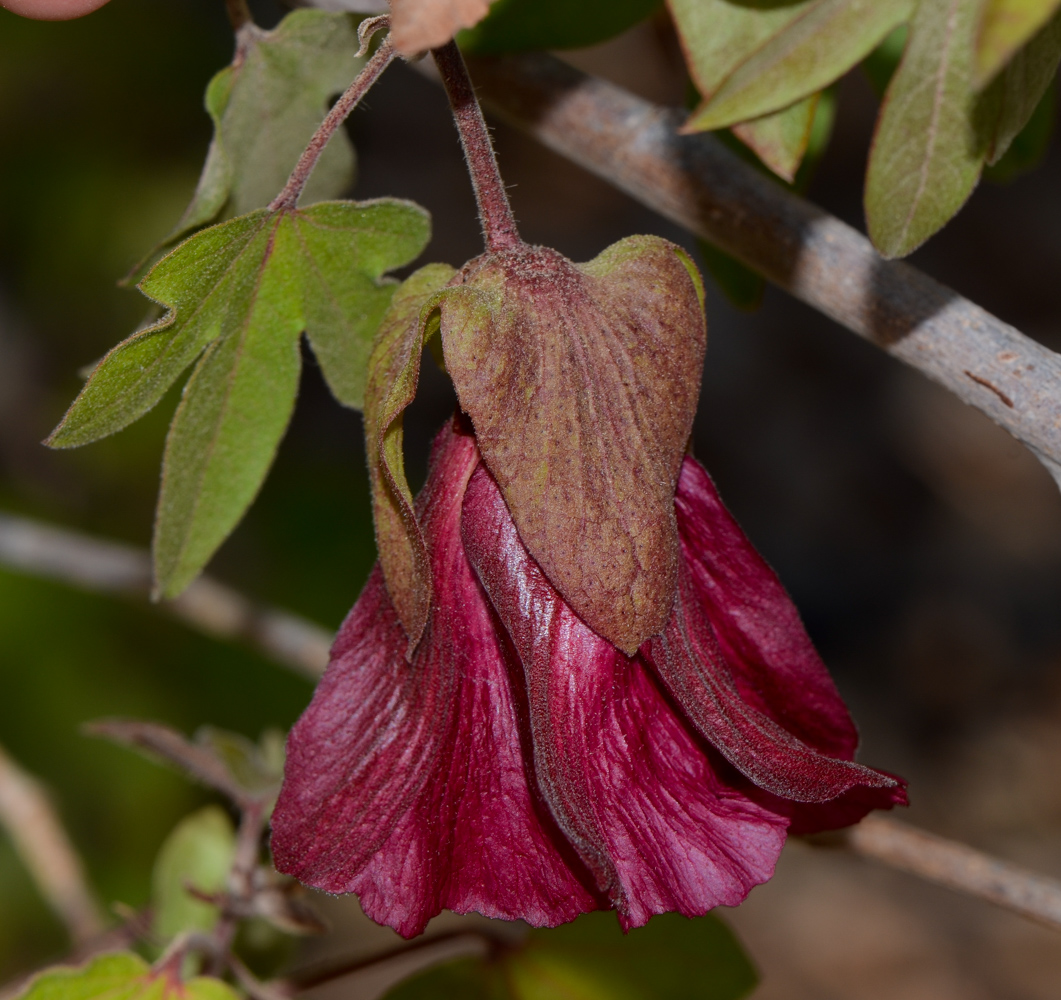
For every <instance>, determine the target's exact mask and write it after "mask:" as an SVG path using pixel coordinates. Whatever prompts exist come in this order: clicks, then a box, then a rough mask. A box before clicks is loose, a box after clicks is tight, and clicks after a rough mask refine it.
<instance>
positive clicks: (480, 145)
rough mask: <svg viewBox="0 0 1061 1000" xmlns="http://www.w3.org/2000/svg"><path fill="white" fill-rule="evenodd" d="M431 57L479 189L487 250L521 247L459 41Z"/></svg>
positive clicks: (476, 188)
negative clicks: (444, 89)
mask: <svg viewBox="0 0 1061 1000" xmlns="http://www.w3.org/2000/svg"><path fill="white" fill-rule="evenodd" d="M431 54H432V55H433V56H434V57H435V65H436V66H437V67H438V72H439V76H440V77H441V78H442V86H443V87H445V88H446V95H447V96H448V97H449V103H450V107H451V108H452V109H453V120H454V121H455V122H456V123H457V131H458V132H459V133H460V140H461V147H462V148H463V150H464V158H465V160H466V161H467V163H468V173H469V174H470V175H471V179H472V187H473V188H474V190H475V201H476V203H477V204H478V206H479V220H480V221H481V223H482V226H483V239H484V240H485V241H486V249H487V250H489V251H491V252H495V251H498V250H505V249H507V248H509V247H514V246H519V244H520V243H521V242H522V241H521V240H520V238H519V232H518V231H517V229H516V220H515V217H514V216H513V215H512V206H511V205H510V204H509V201H508V195H507V194H506V193H505V185H504V184H503V183H502V181H501V173H500V172H499V171H498V169H497V157H496V156H495V155H494V147H493V143H491V141H490V132H489V131H488V130H487V127H486V122H485V121H484V120H483V112H482V109H481V108H480V107H479V101H478V99H477V98H476V96H475V90H474V88H473V87H472V81H471V78H470V77H469V76H468V69H467V67H466V66H465V65H464V58H463V57H462V56H461V53H460V49H458V48H457V43H456V42H448V43H447V44H446V45H443V46H442V48H440V49H434V50H433V51H432V53H431Z"/></svg>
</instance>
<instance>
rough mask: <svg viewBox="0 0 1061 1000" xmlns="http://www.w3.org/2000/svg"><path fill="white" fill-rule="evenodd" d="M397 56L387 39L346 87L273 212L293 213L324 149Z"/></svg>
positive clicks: (301, 157) (300, 160) (274, 204)
mask: <svg viewBox="0 0 1061 1000" xmlns="http://www.w3.org/2000/svg"><path fill="white" fill-rule="evenodd" d="M396 55H397V53H396V52H395V51H394V49H393V48H392V47H391V43H390V39H389V38H384V39H383V41H382V42H381V43H380V47H379V48H378V49H376V53H375V55H373V56H372V58H371V59H369V61H368V62H367V63H365V66H364V68H363V69H362V70H361V72H360V73H358V74H357V79H356V80H354V82H353V83H352V84H350V86H349V87H347V89H346V93H345V94H343V96H342V97H340V98H339V100H337V101H336V102H335V104H334V105H333V106H332V109H331V111H329V112H328V114H327V117H325V119H324V121H322V122H321V124H320V128H318V129H317V131H316V132H315V133H314V134H313V138H312V139H310V141H309V145H308V146H307V147H306V148H305V150H303V152H302V155H301V156H300V157H299V159H298V163H296V164H295V169H294V170H292V171H291V176H290V177H289V178H288V179H287V183H286V184H285V185H284V189H283V191H281V192H280V193H279V194H278V195H277V196H276V197H275V198H274V199H273V200H272V203H271V204H270V205H269V209H270V211H273V212H278V211H281V210H284V209H292V208H294V207H295V205H297V204H298V199H299V197H300V196H301V194H302V190H303V188H305V186H306V182H307V181H308V180H309V175H310V174H311V173H313V168H314V167H315V166H316V165H317V161H318V160H319V159H320V156H321V153H323V152H324V147H325V146H327V145H328V140H329V139H330V138H331V137H332V136H333V135H334V134H335V133H336V132H337V131H338V130H339V126H340V125H342V123H343V122H344V121H346V119H347V116H348V115H349V114H350V112H351V111H353V110H354V108H356V107H357V105H358V102H359V101H360V100H361V98H362V97H364V96H365V94H366V93H368V90H369V88H371V86H372V84H374V83H375V82H376V81H377V80H378V79H379V77H380V74H381V73H382V72H383V71H384V70H385V69H386V68H387V67H388V66H389V65H390V64H391V61H392V60H393V59H394V57H395V56H396Z"/></svg>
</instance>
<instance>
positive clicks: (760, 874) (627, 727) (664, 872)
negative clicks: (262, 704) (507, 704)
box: [462, 466, 787, 927]
mask: <svg viewBox="0 0 1061 1000" xmlns="http://www.w3.org/2000/svg"><path fill="white" fill-rule="evenodd" d="M462 533H463V537H464V544H465V550H466V552H467V554H468V558H469V560H470V561H471V563H472V565H473V566H474V567H475V570H476V572H477V573H478V575H479V579H480V580H481V581H482V583H483V585H484V587H485V588H486V591H487V593H488V595H489V597H490V600H491V602H492V604H493V606H494V608H495V610H496V611H497V613H498V616H499V617H500V618H501V620H502V622H503V623H504V625H505V627H506V629H507V630H508V633H509V635H510V636H511V638H512V640H513V644H514V645H515V647H516V650H517V651H518V653H519V657H520V660H521V661H522V663H523V667H524V670H525V673H526V676H527V688H528V698H529V708H530V720H531V732H532V736H533V741H534V766H535V773H536V774H537V776H538V784H539V787H540V788H541V790H542V794H543V795H544V796H545V798H546V800H547V801H548V803H549V806H550V808H551V809H552V812H553V815H554V816H555V817H556V819H557V821H558V822H559V824H560V826H561V828H562V829H563V831H564V832H565V833H566V834H567V836H568V837H569V838H570V840H571V842H572V843H573V844H574V845H575V847H576V848H577V849H578V851H579V853H580V854H581V856H582V857H583V858H584V860H585V862H586V864H587V865H588V866H589V868H590V869H591V870H592V871H593V873H594V875H595V876H596V878H597V881H598V884H599V885H600V887H601V889H602V890H603V891H606V892H607V893H608V894H609V896H610V898H611V900H612V903H613V905H614V906H615V907H616V909H617V910H618V911H619V916H620V919H621V920H622V922H623V923H624V925H625V926H627V927H636V926H639V925H641V924H643V923H645V922H646V921H647V920H648V919H649V917H651V916H652V915H653V914H654V913H661V912H666V911H670V910H677V911H680V912H682V913H685V914H686V915H689V916H692V915H696V914H702V913H705V912H706V911H707V910H709V909H711V908H712V907H714V906H718V905H720V904H725V905H734V904H736V903H738V902H740V900H742V899H743V898H744V896H745V895H746V894H747V892H748V890H749V889H751V887H752V886H754V885H756V884H758V883H760V882H764V881H765V880H766V879H768V878H769V877H770V875H771V874H772V873H773V869H774V863H775V861H776V859H777V855H778V853H779V852H780V850H781V847H782V845H783V843H784V839H785V829H786V827H787V821H786V819H784V818H782V817H781V816H779V815H778V814H777V813H776V812H773V811H771V810H770V809H768V808H763V807H762V806H760V805H757V804H756V803H754V802H752V801H751V800H750V799H749V798H748V797H746V796H745V795H743V794H741V793H740V792H738V791H737V790H735V789H734V788H732V787H731V786H729V785H727V784H726V783H725V782H724V781H723V780H722V779H721V778H720V777H719V775H718V773H717V772H716V769H715V768H714V766H713V765H712V756H713V755H712V752H711V751H710V749H709V748H707V747H706V746H705V745H704V744H703V743H702V742H701V741H700V740H699V739H698V738H697V737H696V736H695V735H694V734H693V733H692V732H690V730H689V729H688V728H686V726H685V724H684V722H683V720H681V719H680V718H679V717H678V716H677V714H676V713H675V711H674V709H673V708H672V707H671V705H670V704H669V702H668V701H667V699H666V697H665V696H664V694H663V693H662V692H661V691H660V689H659V688H658V687H657V686H656V683H655V682H654V680H653V678H652V677H651V675H650V674H649V672H648V670H647V669H646V667H645V666H644V664H643V663H642V662H641V661H640V660H639V659H637V658H634V659H629V658H627V657H626V656H624V655H623V654H622V653H621V652H620V651H619V650H617V649H616V648H615V647H614V646H613V645H612V644H611V643H609V642H607V641H606V640H605V639H602V638H601V637H600V636H598V635H597V634H596V633H594V632H593V631H591V630H590V629H589V628H588V627H587V626H586V625H585V624H584V623H583V622H582V621H581V619H579V618H578V617H577V616H576V615H575V613H574V612H573V611H572V610H571V609H570V608H569V607H568V606H567V604H566V603H565V602H564V601H563V599H562V598H561V597H560V595H559V594H558V593H557V592H556V590H554V589H553V587H552V586H551V584H550V583H549V581H548V580H547V579H546V577H545V576H544V574H543V573H542V571H541V570H540V569H539V567H538V565H537V564H536V563H535V562H534V560H532V559H531V557H530V556H529V555H528V553H527V550H526V548H525V547H524V546H523V543H522V541H521V540H520V537H519V534H518V532H517V531H516V527H515V525H514V523H513V521H512V518H511V515H510V514H509V512H508V508H507V507H506V506H505V502H504V500H503V499H502V497H501V494H500V492H499V490H498V488H497V485H496V483H495V482H494V480H493V478H492V477H491V476H490V474H489V473H488V472H487V470H486V468H485V467H483V466H480V467H479V469H477V470H476V472H475V474H474V475H473V476H472V479H471V481H470V483H469V485H468V492H467V495H466V497H465V501H464V518H463V525H462Z"/></svg>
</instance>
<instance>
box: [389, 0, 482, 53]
mask: <svg viewBox="0 0 1061 1000" xmlns="http://www.w3.org/2000/svg"><path fill="white" fill-rule="evenodd" d="M489 9H490V0H391V33H390V40H391V44H392V45H393V46H394V47H395V48H396V49H397V50H398V51H399V52H400V53H401V54H402V55H403V56H407V57H408V56H415V55H417V54H419V53H420V52H426V51H427V50H428V49H434V48H438V47H439V46H440V45H445V44H446V42H448V41H449V40H450V39H451V38H452V37H453V36H454V35H455V34H456V33H457V32H458V31H460V30H461V28H471V27H473V26H474V25H476V24H478V23H479V22H480V21H481V20H482V19H483V18H484V17H486V12H487V11H488V10H489Z"/></svg>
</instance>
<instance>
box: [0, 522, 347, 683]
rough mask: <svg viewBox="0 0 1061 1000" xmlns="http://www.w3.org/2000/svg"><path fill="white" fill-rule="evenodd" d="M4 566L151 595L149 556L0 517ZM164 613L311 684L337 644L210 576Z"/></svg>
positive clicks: (94, 587)
mask: <svg viewBox="0 0 1061 1000" xmlns="http://www.w3.org/2000/svg"><path fill="white" fill-rule="evenodd" d="M0 565H2V566H6V567H8V568H9V569H14V570H18V571H21V572H24V573H30V574H32V575H34V576H41V577H46V578H48V579H52V580H61V581H62V582H64V583H69V584H72V585H74V586H76V587H80V588H82V589H84V590H91V591H95V592H98V593H105V594H123V595H131V596H135V597H141V598H146V597H147V596H148V595H149V593H150V591H151V556H150V555H149V554H148V552H147V551H145V550H143V549H138V548H134V547H133V546H131V545H123V544H121V543H120V542H110V541H104V540H102V539H97V538H91V537H89V536H88V535H82V534H80V533H78V532H74V531H69V530H67V529H64V528H58V527H55V526H53V525H48V524H42V523H41V522H39V521H33V520H30V519H29V518H25V517H16V516H13V515H10V514H0ZM159 607H161V608H162V609H163V610H164V611H167V612H168V613H170V614H172V615H174V616H175V617H177V618H180V619H181V620H182V621H184V622H185V623H187V624H188V625H191V626H192V627H194V628H196V629H198V630H199V631H201V632H205V633H206V634H207V635H210V636H214V637H216V638H221V639H240V640H244V641H246V642H249V643H250V644H251V645H253V646H255V647H256V648H257V649H258V650H259V651H260V652H262V653H264V654H265V655H266V656H268V657H269V658H270V659H272V660H275V661H277V662H278V663H281V664H283V665H284V666H286V667H289V668H290V669H292V670H295V671H296V672H298V673H300V674H303V675H305V676H307V677H311V678H313V679H317V678H319V677H320V675H321V674H322V673H323V672H324V668H325V666H327V664H328V650H329V648H330V647H331V643H332V638H333V637H332V634H331V633H330V632H328V631H327V630H326V629H323V628H321V627H320V626H319V625H315V624H313V623H312V622H309V621H306V619H304V618H300V617H299V616H298V615H293V614H291V613H290V612H288V611H280V610H277V609H275V608H269V607H263V606H261V605H258V604H255V603H253V602H252V601H250V600H248V599H247V598H246V597H244V596H243V595H242V594H239V593H237V592H236V591H234V590H232V589H231V588H230V587H226V586H225V585H224V584H222V583H218V582H217V581H216V580H213V579H211V578H210V577H207V576H201V577H199V578H198V579H197V580H196V581H195V582H194V583H192V585H191V586H190V587H189V588H188V589H187V590H186V591H185V592H184V593H183V594H181V596H180V597H178V598H177V599H176V600H173V601H163V602H162V603H161V604H160V605H159Z"/></svg>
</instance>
